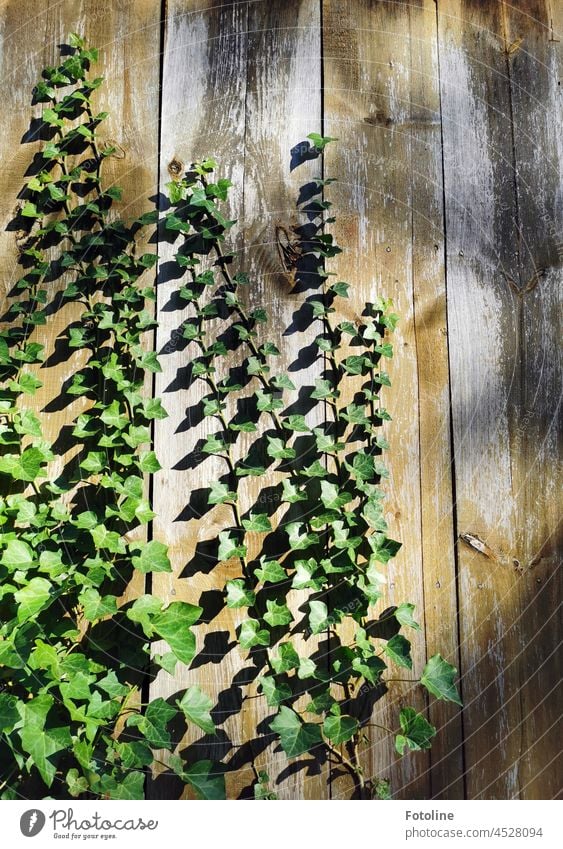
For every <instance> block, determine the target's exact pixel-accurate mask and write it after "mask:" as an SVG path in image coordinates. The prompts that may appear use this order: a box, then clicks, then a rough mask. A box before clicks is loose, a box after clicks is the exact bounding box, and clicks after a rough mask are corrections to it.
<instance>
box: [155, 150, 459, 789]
mask: <svg viewBox="0 0 563 849" xmlns="http://www.w3.org/2000/svg"><path fill="white" fill-rule="evenodd" d="M309 139H310V142H311V144H310V151H309V157H308V158H313V157H315V156H317V157H320V156H322V153H323V151H324V149H325V147H326V145H327V144H329V143H330V142H333V141H335V140H334V139H331V138H329V137H323V136H319V135H318V134H311V135H310V136H309ZM216 168H217V166H216V163H215V162H214V161H213V160H212V159H207V160H205V161H202V162H198V163H195V164H194V165H193V166H192V167H191V168H190V170H189V171H188V172H187V173H186V174H185V175H184V176H183V177H182V178H179V179H175V180H173V181H172V182H170V183H169V184H168V186H167V188H168V192H169V200H170V208H169V209H168V210H167V212H166V214H165V216H164V221H163V226H164V229H165V231H167V232H168V233H169V235H170V237H171V240H172V241H175V240H177V241H176V245H177V251H176V254H175V256H176V262H177V264H178V266H179V267H180V268H181V269H184V279H183V280H182V281H181V283H182V285H181V286H180V288H179V290H178V297H179V298H180V299H181V301H183V303H184V304H185V305H186V307H187V308H188V309H189V317H188V318H187V319H186V320H185V321H184V323H183V325H182V328H181V330H182V334H183V337H184V339H185V340H187V342H188V344H189V346H190V347H189V349H188V350H189V358H190V364H191V365H190V375H191V380H192V381H196V382H198V383H199V385H200V388H201V397H202V409H203V415H204V416H205V417H208V418H209V420H210V422H211V423H212V424H211V425H210V428H209V430H210V435H209V436H208V437H207V439H206V440H205V441H204V442H203V444H202V445H201V446H200V448H201V454H202V455H203V456H205V455H215V456H216V457H217V458H220V460H219V462H222V463H223V473H219V476H218V478H217V480H214V481H212V482H211V484H210V487H209V490H208V495H207V503H208V507H209V509H212V508H213V507H214V506H215V505H217V504H223V505H227V506H228V507H229V508H230V511H231V516H232V523H231V525H230V526H229V527H225V528H224V529H223V530H222V531H220V532H219V535H218V540H217V560H218V562H219V563H221V564H223V565H224V564H225V562H228V563H229V565H230V566H232V571H234V575H233V577H232V578H231V579H230V580H228V581H227V583H226V585H225V588H224V594H225V604H226V606H227V607H228V608H231V609H233V611H235V612H236V611H240V613H239V614H238V620H239V623H240V624H239V626H238V629H237V637H238V643H239V647H240V650H241V651H242V652H244V653H248V656H249V658H251V659H252V660H253V661H254V663H255V665H256V666H257V667H258V669H259V670H260V676H259V678H258V686H259V693H258V695H261V697H262V698H263V699H264V700H265V701H266V703H267V705H268V706H269V707H270V708H271V709H272V710H273V711H274V715H273V716H272V718H271V720H270V722H269V730H270V732H271V733H273V735H275V737H277V739H278V740H279V744H280V746H281V748H282V749H283V751H284V752H285V754H286V755H287V756H288V757H289V758H296V757H301V756H303V755H305V754H306V753H312V754H313V755H314V756H316V757H325V758H329V759H330V760H331V761H333V762H334V763H335V764H337V765H338V766H339V768H341V769H343V770H345V771H346V772H348V773H349V774H350V776H351V778H352V780H353V783H354V787H355V793H356V795H358V796H360V797H378V796H379V797H385V796H386V795H388V788H387V785H386V783H385V782H377V781H372V780H370V778H369V777H368V776H364V770H363V767H362V760H361V748H362V743H363V741H364V740H366V739H367V738H366V734H365V727H366V726H367V725H368V723H369V722H370V715H371V711H372V707H373V703H374V701H375V700H376V699H377V698H380V697H381V696H382V695H384V693H385V692H386V691H387V688H388V686H391V682H392V681H393V679H394V678H396V677H397V676H398V675H399V676H403V675H405V674H408V675H412V674H413V672H412V668H413V661H412V657H411V643H410V641H409V638H408V633H409V632H415V631H417V630H418V629H419V625H418V624H417V622H416V620H415V618H414V605H412V604H410V603H409V602H404V603H401V604H399V605H393V606H392V607H387V608H385V607H384V604H382V599H383V597H384V587H385V583H386V579H385V575H384V569H385V565H386V564H387V563H388V561H389V560H390V559H391V558H393V557H394V556H395V555H396V553H397V551H398V550H399V547H400V545H399V543H398V542H396V541H395V540H393V539H391V538H390V537H389V536H388V533H387V530H388V529H387V524H386V521H385V518H384V508H383V497H384V489H383V487H382V485H381V481H382V479H383V478H385V477H387V470H386V468H385V465H384V463H383V462H382V454H383V452H384V451H385V450H386V449H387V448H388V445H387V442H386V440H385V439H384V437H383V436H382V426H383V423H384V422H386V421H388V420H390V418H391V416H390V415H389V413H388V411H387V410H386V409H385V406H384V404H383V401H382V399H381V395H382V394H383V393H384V391H385V387H387V386H389V385H390V379H389V375H388V373H387V372H386V370H385V365H384V364H385V362H386V360H388V359H389V358H391V357H392V356H393V348H392V345H391V343H390V341H389V339H388V336H389V334H390V333H391V332H392V331H393V330H394V328H395V326H396V323H397V321H398V317H397V316H396V315H395V314H394V313H393V311H392V303H391V302H390V301H389V300H386V299H384V298H378V299H376V300H375V301H374V302H373V303H368V304H366V305H365V308H364V310H363V313H362V317H361V318H358V320H357V321H349V320H345V319H341V318H339V312H340V308H339V305H340V303H341V301H342V299H345V298H347V297H348V292H349V288H350V287H349V284H348V283H346V282H345V281H343V280H339V279H337V280H331V277H332V276H333V275H331V273H330V272H329V271H328V270H327V267H328V266H327V262H329V261H330V259H331V258H332V257H335V256H336V255H337V254H339V253H340V252H341V248H340V247H339V246H338V245H337V244H336V243H335V240H334V238H333V235H332V234H331V233H330V232H329V231H328V225H330V223H331V222H332V221H334V218H332V217H331V212H330V207H331V202H330V201H329V200H327V199H326V198H325V191H326V187H327V186H328V185H329V184H330V183H331V182H332V179H331V178H321V177H319V179H317V180H316V181H315V182H314V183H313V184H312V185H311V184H309V185H308V187H307V191H306V192H304V193H303V196H304V197H305V198H306V200H304V201H303V202H302V204H301V211H302V212H303V213H304V214H307V216H308V219H309V227H308V231H307V237H306V239H304V238H302V239H300V240H299V239H297V243H296V244H294V245H293V246H292V248H291V251H288V250H286V254H288V255H291V257H292V259H293V264H294V265H296V266H297V268H294V269H292V270H291V273H292V277H293V279H294V280H295V279H296V270H297V277H298V276H299V263H300V262H301V263H302V265H303V267H305V266H306V268H307V271H306V276H307V282H308V288H313V290H314V293H313V294H312V295H311V296H308V297H307V298H306V299H305V301H304V302H303V305H302V307H301V309H302V310H304V311H306V313H307V315H306V318H307V319H308V321H307V322H306V323H307V324H309V325H313V324H315V325H316V327H317V328H318V331H317V336H316V338H315V346H316V350H317V357H318V360H319V362H320V364H321V372H320V376H319V377H318V379H317V380H316V382H315V385H314V386H311V387H301V393H300V395H299V400H298V397H297V392H298V388H297V387H296V385H295V384H294V383H293V381H292V380H291V379H290V377H289V374H287V373H284V372H283V371H280V370H278V369H277V368H276V360H277V358H278V357H279V355H280V351H279V349H278V347H277V346H276V344H275V343H274V342H273V341H272V340H269V339H268V338H267V333H266V332H265V330H267V327H268V315H267V313H266V311H265V310H264V309H263V308H262V307H261V306H259V307H253V306H252V295H251V292H252V282H253V281H252V280H251V278H250V277H249V275H248V274H247V273H245V272H244V270H242V269H240V270H239V269H237V258H236V256H235V255H234V254H232V253H230V252H229V251H226V250H225V248H224V243H225V239H226V234H227V232H228V230H229V229H230V228H231V227H232V225H233V224H234V223H235V222H233V221H232V220H229V218H228V217H227V216H226V214H225V212H224V211H223V206H224V202H225V201H227V199H228V192H229V189H230V187H231V184H230V182H229V180H227V179H225V178H219V179H217V178H216V176H215V173H216ZM311 230H312V232H313V235H311ZM315 281H316V284H317V286H316V288H315V287H314V283H315ZM218 327H219V328H220V332H218ZM235 366H236V368H235ZM235 373H236V378H235V377H234V376H233V375H234V374H235ZM303 390H305V392H306V397H305V398H304V397H303ZM319 407H320V409H321V411H322V416H321V424H318V423H317V424H315V423H314V421H317V422H318V416H317V417H316V418H315V416H313V415H310V414H308V415H305V414H302V413H299V412H296V411H297V410H298V409H303V408H305V409H307V410H315V409H316V408H319ZM233 410H234V411H235V412H234V414H233ZM241 432H242V433H250V434H256V437H255V441H254V443H253V444H252V446H251V449H250V451H249V452H248V453H247V454H243V455H242V456H238V459H235V456H236V455H237V452H236V450H235V449H236V445H237V440H238V438H239V434H240V433H241ZM239 453H240V452H239ZM248 476H252V477H255V478H257V479H258V480H265V479H266V477H265V476H268V478H267V479H268V482H271V480H272V477H274V478H276V479H281V480H280V483H279V484H278V485H277V486H276V492H277V495H276V497H275V498H274V502H275V503H276V504H280V505H281V507H282V509H281V511H280V512H279V513H278V515H277V516H276V521H275V522H272V516H271V513H270V512H267V511H264V508H263V507H260V505H261V504H263V500H262V499H261V498H258V499H257V500H256V503H255V505H254V507H253V508H252V507H251V508H250V509H248V510H247V511H246V512H245V511H244V510H243V508H242V507H241V499H240V498H239V491H240V482H241V480H242V479H243V478H245V477H248ZM256 538H258V539H261V540H262V545H261V548H260V551H259V553H258V554H257V555H253V556H250V555H249V552H250V550H251V540H252V546H254V547H255V541H256ZM272 551H275V552H278V554H277V556H274V555H272V553H271V552H272ZM237 571H238V574H237ZM304 594H305V596H306V600H305V601H303V595H304ZM382 608H384V609H382ZM378 610H379V615H378V616H377V611H378ZM235 615H237V614H236V613H235ZM405 670H406V672H405ZM455 675H456V669H455V668H454V667H453V666H451V665H450V664H449V663H447V662H446V660H444V659H443V658H442V657H441V656H440V655H435V656H434V657H432V658H430V659H429V661H428V663H427V664H426V666H425V667H424V669H423V670H422V674H421V675H420V678H419V679H414V678H412V680H413V681H416V680H419V681H420V684H421V685H422V686H423V687H425V688H426V689H427V691H428V692H429V693H430V694H431V695H432V696H434V697H435V698H438V699H445V700H449V701H453V702H456V703H458V704H459V703H460V702H459V696H458V694H457V690H456V688H455V684H454V678H455ZM398 725H399V727H400V733H398V734H396V739H395V745H396V750H397V752H398V754H399V755H403V754H404V753H405V752H407V751H409V750H410V751H418V750H422V749H428V748H429V747H430V745H431V740H432V738H433V737H434V735H435V733H436V730H435V728H434V727H433V726H432V725H431V724H430V723H429V722H428V720H427V719H426V717H425V716H424V714H423V713H420V712H418V711H417V710H415V709H414V708H412V707H405V708H403V709H402V710H400V712H399V716H398ZM380 732H383V733H390V730H389V729H385V728H380ZM391 733H392V732H391ZM266 785H267V781H266V779H265V778H264V775H263V773H260V774H259V777H258V780H257V784H256V794H257V798H268V796H267V794H266V793H265V791H264V790H263V788H264V786H266Z"/></svg>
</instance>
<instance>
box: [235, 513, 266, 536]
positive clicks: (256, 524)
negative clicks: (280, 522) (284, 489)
mask: <svg viewBox="0 0 563 849" xmlns="http://www.w3.org/2000/svg"><path fill="white" fill-rule="evenodd" d="M242 524H243V527H244V529H245V530H247V531H257V532H258V533H265V532H266V531H271V530H272V525H271V523H270V519H269V517H268V514H267V513H251V514H250V518H249V519H243V520H242Z"/></svg>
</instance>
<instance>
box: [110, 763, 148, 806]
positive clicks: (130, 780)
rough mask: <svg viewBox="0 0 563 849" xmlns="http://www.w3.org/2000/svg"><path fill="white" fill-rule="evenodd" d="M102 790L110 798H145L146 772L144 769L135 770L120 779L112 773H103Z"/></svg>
mask: <svg viewBox="0 0 563 849" xmlns="http://www.w3.org/2000/svg"><path fill="white" fill-rule="evenodd" d="M100 791H101V792H102V793H103V794H104V795H105V796H108V797H109V798H110V799H130V800H134V799H144V797H145V773H144V772H143V771H142V770H134V771H131V772H128V773H127V775H126V776H125V777H124V778H121V777H119V779H116V778H115V777H114V776H112V775H107V774H105V775H102V776H101V782H100Z"/></svg>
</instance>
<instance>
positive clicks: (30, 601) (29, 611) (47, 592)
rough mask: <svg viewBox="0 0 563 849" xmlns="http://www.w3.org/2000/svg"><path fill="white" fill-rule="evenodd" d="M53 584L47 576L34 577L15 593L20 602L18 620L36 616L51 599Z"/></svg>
mask: <svg viewBox="0 0 563 849" xmlns="http://www.w3.org/2000/svg"><path fill="white" fill-rule="evenodd" d="M52 588H53V587H52V584H51V583H49V581H47V580H46V579H45V578H32V579H31V581H30V582H29V583H28V584H26V585H25V586H24V587H22V588H21V590H18V591H17V592H15V593H14V598H15V600H16V601H17V602H18V604H19V607H18V622H23V621H24V620H25V619H29V618H30V617H31V616H35V615H36V614H37V613H39V611H40V610H43V608H44V607H47V605H48V603H49V602H50V601H51V598H52V596H51V590H52Z"/></svg>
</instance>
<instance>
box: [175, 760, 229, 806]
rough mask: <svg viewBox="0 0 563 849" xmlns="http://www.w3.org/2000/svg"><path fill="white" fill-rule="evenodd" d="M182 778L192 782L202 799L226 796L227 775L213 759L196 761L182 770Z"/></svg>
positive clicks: (217, 798) (218, 798)
mask: <svg viewBox="0 0 563 849" xmlns="http://www.w3.org/2000/svg"><path fill="white" fill-rule="evenodd" d="M182 778H183V779H184V781H187V782H188V784H191V786H192V787H193V788H194V790H195V791H196V793H197V795H198V796H199V797H200V798H201V799H215V800H222V799H225V798H226V789H225V776H224V774H223V772H221V771H220V770H219V769H218V768H217V767H216V766H215V765H214V764H213V763H212V762H211V761H196V763H195V764H192V766H190V767H189V769H187V770H185V771H183V772H182Z"/></svg>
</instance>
